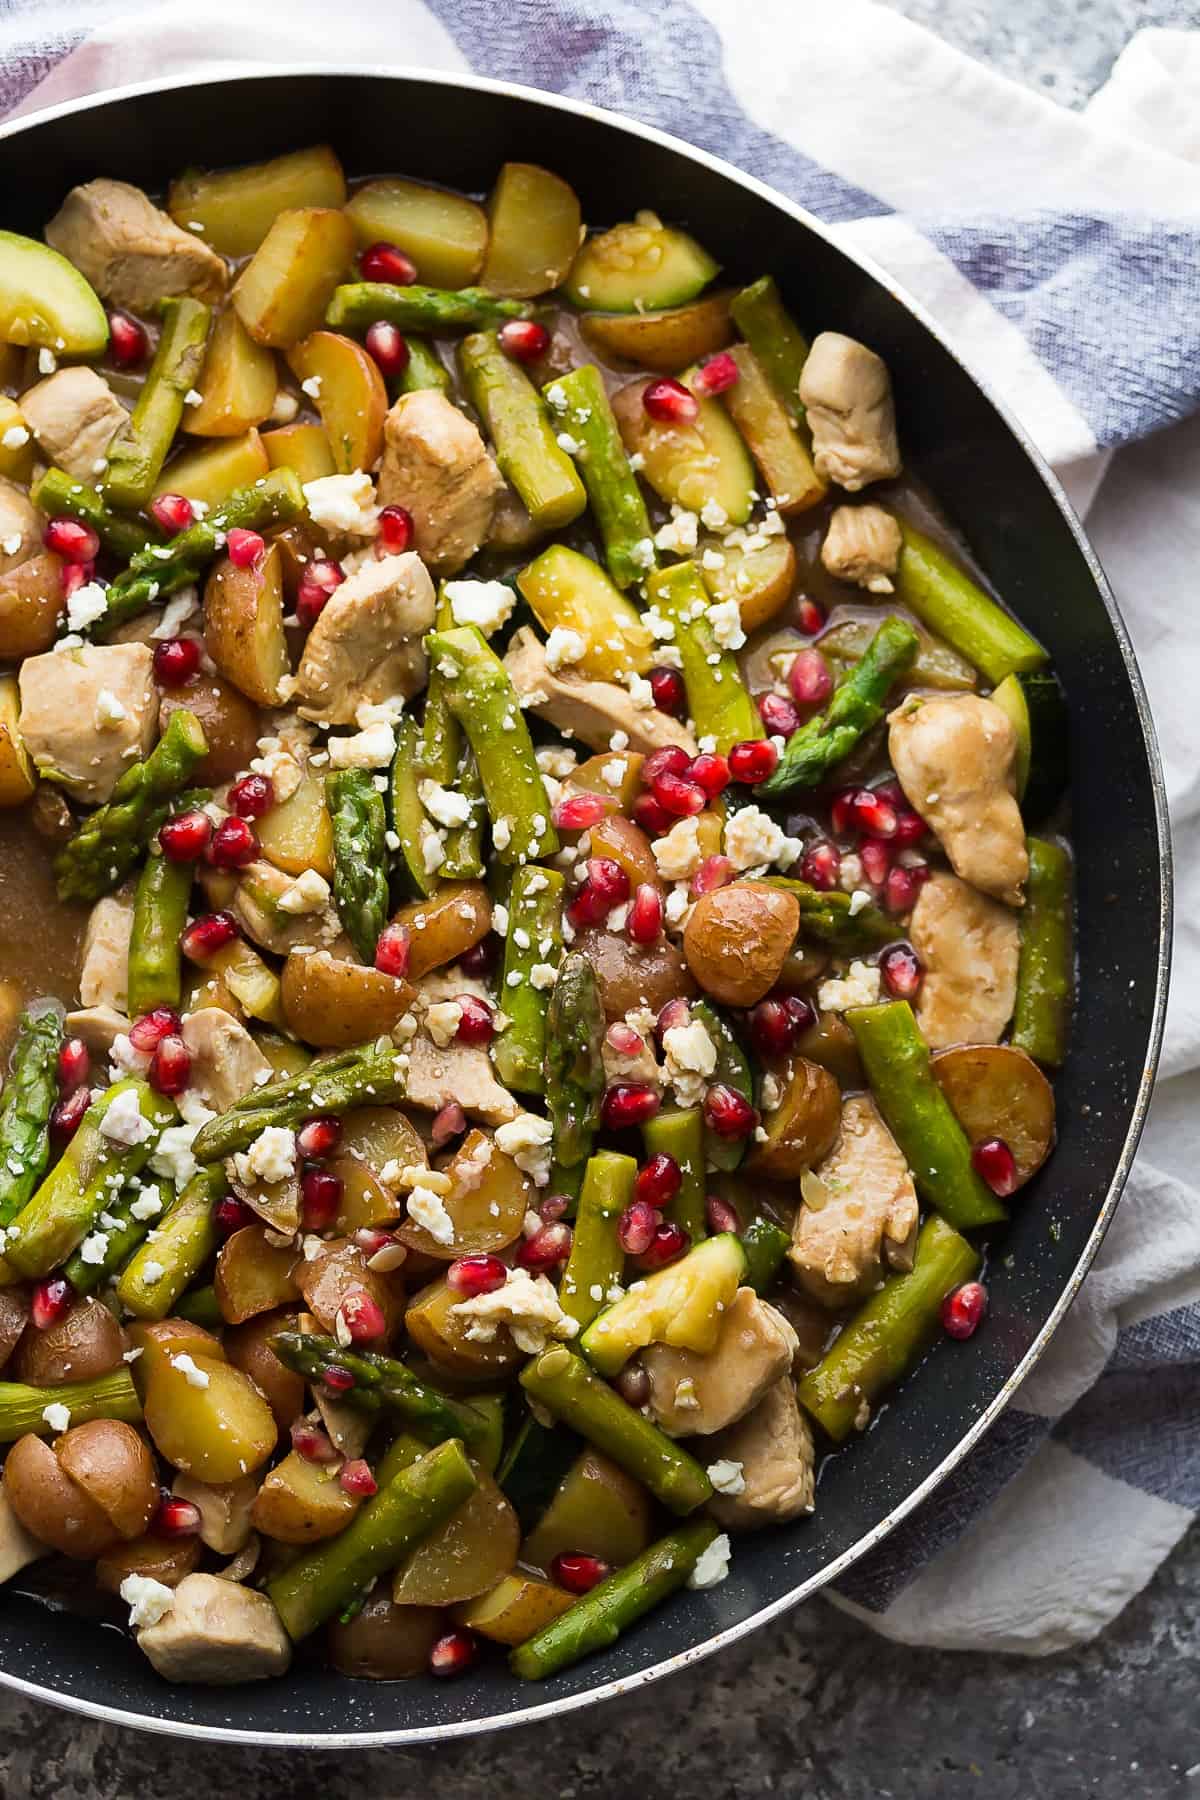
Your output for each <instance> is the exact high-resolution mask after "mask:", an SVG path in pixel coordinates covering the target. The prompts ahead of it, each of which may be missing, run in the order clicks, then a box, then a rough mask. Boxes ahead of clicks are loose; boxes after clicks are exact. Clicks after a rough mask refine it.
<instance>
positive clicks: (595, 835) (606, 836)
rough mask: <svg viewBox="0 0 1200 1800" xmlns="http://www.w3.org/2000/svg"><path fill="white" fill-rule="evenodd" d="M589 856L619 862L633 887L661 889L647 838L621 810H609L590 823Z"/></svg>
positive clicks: (660, 878)
mask: <svg viewBox="0 0 1200 1800" xmlns="http://www.w3.org/2000/svg"><path fill="white" fill-rule="evenodd" d="M589 841H590V843H591V852H590V854H591V855H592V856H607V857H611V859H612V861H613V862H615V863H619V864H620V866H621V868H623V869H624V871H625V873H626V874H627V875H628V877H629V882H630V886H631V887H632V888H634V889H637V888H638V887H641V886H644V885H646V884H649V886H650V887H652V888H655V889H656V890H661V888H662V877H661V876H660V875H659V872H658V864H657V863H656V862H655V860H654V851H653V850H652V849H651V848H650V839H649V838H648V837H647V836H646V833H645V832H644V831H643V830H642V828H641V826H640V825H635V824H634V822H633V820H632V819H627V818H625V817H624V816H623V815H622V814H621V813H612V814H610V816H609V817H608V818H607V819H601V821H600V823H599V824H598V825H593V826H592V828H591V832H590V834H589Z"/></svg>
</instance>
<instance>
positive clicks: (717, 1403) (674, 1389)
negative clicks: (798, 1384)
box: [642, 1288, 797, 1437]
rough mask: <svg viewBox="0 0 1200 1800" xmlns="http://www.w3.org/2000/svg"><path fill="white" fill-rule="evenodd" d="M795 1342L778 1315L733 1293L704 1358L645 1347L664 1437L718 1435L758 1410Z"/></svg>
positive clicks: (754, 1298)
mask: <svg viewBox="0 0 1200 1800" xmlns="http://www.w3.org/2000/svg"><path fill="white" fill-rule="evenodd" d="M796 1345H797V1338H796V1334H795V1332H794V1331H793V1330H792V1328H791V1326H790V1325H789V1324H788V1322H787V1320H786V1319H785V1318H784V1316H783V1314H782V1313H781V1312H778V1311H777V1310H776V1309H775V1307H773V1306H768V1305H767V1302H766V1301H765V1300H760V1299H759V1297H758V1295H757V1294H756V1293H755V1292H754V1289H753V1288H739V1289H738V1291H737V1293H736V1294H735V1295H734V1297H733V1299H732V1301H731V1302H730V1304H729V1307H728V1309H727V1311H726V1313H725V1317H724V1318H723V1319H722V1321H721V1333H720V1336H719V1337H718V1339H717V1344H716V1348H715V1349H714V1350H712V1351H710V1352H709V1354H708V1355H707V1356H701V1355H700V1354H699V1353H698V1352H697V1351H695V1350H675V1349H672V1348H671V1347H670V1346H669V1345H667V1344H651V1345H650V1346H649V1347H648V1348H647V1349H645V1350H643V1352H642V1363H643V1366H644V1367H645V1370H646V1373H647V1375H648V1376H649V1377H650V1410H651V1412H652V1414H653V1416H654V1419H655V1422H656V1424H658V1425H661V1426H662V1429H663V1430H664V1431H665V1432H666V1433H667V1435H668V1437H691V1436H693V1435H700V1434H703V1435H705V1436H707V1435H708V1434H709V1433H710V1432H713V1431H723V1430H724V1429H725V1427H726V1426H727V1425H733V1424H735V1423H736V1421H737V1420H738V1419H741V1418H744V1417H745V1415H746V1414H747V1413H748V1412H749V1411H750V1410H751V1408H752V1407H755V1406H757V1405H758V1403H759V1401H760V1400H761V1399H762V1397H763V1395H764V1394H765V1393H766V1391H767V1389H768V1388H769V1387H771V1386H772V1385H773V1384H774V1383H775V1382H776V1381H778V1380H779V1378H780V1376H781V1375H786V1374H787V1372H788V1370H789V1369H790V1368H791V1366H792V1357H793V1356H794V1355H795V1353H796Z"/></svg>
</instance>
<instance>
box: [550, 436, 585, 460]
mask: <svg viewBox="0 0 1200 1800" xmlns="http://www.w3.org/2000/svg"><path fill="white" fill-rule="evenodd" d="M554 441H555V443H556V444H557V445H558V447H559V449H560V450H562V451H564V452H565V453H566V455H568V456H578V455H579V452H580V451H581V450H582V449H583V445H582V444H581V443H580V441H579V439H578V438H575V437H572V436H571V434H570V432H569V431H560V432H559V433H558V435H557V436H556V438H555V440H554Z"/></svg>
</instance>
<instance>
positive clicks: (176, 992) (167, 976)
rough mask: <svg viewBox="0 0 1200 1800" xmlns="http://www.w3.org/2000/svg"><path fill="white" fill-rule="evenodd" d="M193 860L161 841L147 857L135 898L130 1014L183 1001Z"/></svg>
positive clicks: (174, 1004)
mask: <svg viewBox="0 0 1200 1800" xmlns="http://www.w3.org/2000/svg"><path fill="white" fill-rule="evenodd" d="M192 872H193V871H192V865H191V864H190V863H176V862H172V861H171V859H170V857H168V856H164V855H163V854H162V852H161V850H159V849H158V848H157V847H156V846H155V847H152V849H151V852H150V855H149V856H148V857H147V858H146V863H145V867H144V868H143V869H142V872H141V875H140V876H139V877H138V884H137V891H136V893H135V895H134V900H133V929H132V930H131V932H130V934H129V976H128V994H129V1016H130V1018H131V1019H136V1018H138V1017H139V1016H140V1014H142V1013H146V1012H151V1011H152V1010H153V1009H154V1007H156V1006H174V1007H177V1006H178V1005H179V1001H180V997H181V995H182V992H183V959H182V957H181V956H180V952H179V939H180V937H181V936H182V934H183V928H184V926H185V925H186V924H187V914H188V901H189V900H190V899H191V894H192Z"/></svg>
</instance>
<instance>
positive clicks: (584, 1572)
mask: <svg viewBox="0 0 1200 1800" xmlns="http://www.w3.org/2000/svg"><path fill="white" fill-rule="evenodd" d="M611 1574H612V1565H611V1564H610V1563H606V1562H604V1561H603V1560H602V1559H601V1558H600V1557H598V1556H589V1555H587V1553H586V1552H585V1551H583V1550H560V1551H559V1553H558V1555H557V1556H556V1557H555V1558H554V1561H553V1562H552V1563H551V1564H550V1577H551V1580H553V1581H556V1582H557V1583H558V1585H559V1587H561V1588H566V1590H567V1592H568V1594H590V1593H591V1591H592V1589H593V1588H594V1587H596V1586H597V1585H598V1584H599V1583H600V1582H602V1581H603V1580H604V1579H605V1577H606V1576H608V1575H611Z"/></svg>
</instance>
